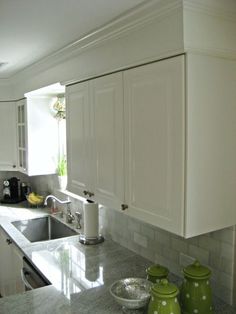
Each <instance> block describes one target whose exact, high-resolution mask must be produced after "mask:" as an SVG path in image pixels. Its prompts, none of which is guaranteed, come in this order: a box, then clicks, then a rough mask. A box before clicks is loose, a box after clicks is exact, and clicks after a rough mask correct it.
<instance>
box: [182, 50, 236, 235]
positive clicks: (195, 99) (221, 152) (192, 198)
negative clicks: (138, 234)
mask: <svg viewBox="0 0 236 314" xmlns="http://www.w3.org/2000/svg"><path fill="white" fill-rule="evenodd" d="M186 70H187V71H186V73H187V99H186V102H187V112H186V115H187V119H186V121H187V124H186V143H187V144H186V157H187V162H186V205H185V206H186V210H185V211H186V215H185V224H186V227H185V235H186V236H187V237H188V236H193V235H197V234H201V233H206V232H209V231H213V230H217V229H222V228H225V227H228V226H232V225H235V224H236V62H235V61H234V60H227V59H223V58H216V57H209V56H201V55H191V54H189V55H188V56H187V68H186Z"/></svg>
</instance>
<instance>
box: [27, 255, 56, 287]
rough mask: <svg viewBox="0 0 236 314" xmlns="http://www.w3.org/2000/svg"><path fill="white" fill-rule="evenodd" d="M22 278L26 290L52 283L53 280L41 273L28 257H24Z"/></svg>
mask: <svg viewBox="0 0 236 314" xmlns="http://www.w3.org/2000/svg"><path fill="white" fill-rule="evenodd" d="M21 279H22V281H23V283H24V285H25V291H28V290H34V289H37V288H41V287H45V286H48V285H51V282H50V281H49V280H48V279H47V278H46V277H44V276H43V275H42V274H40V273H39V271H37V270H36V269H35V267H34V266H33V265H32V264H31V262H30V261H29V260H28V259H27V258H26V257H23V268H22V269H21Z"/></svg>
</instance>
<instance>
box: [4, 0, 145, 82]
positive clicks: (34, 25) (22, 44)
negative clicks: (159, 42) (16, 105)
mask: <svg viewBox="0 0 236 314" xmlns="http://www.w3.org/2000/svg"><path fill="white" fill-rule="evenodd" d="M148 1H149V0H0V42H1V49H0V79H2V78H9V77H11V76H12V75H14V74H15V73H17V72H19V71H21V70H22V69H24V68H26V67H28V66H30V65H32V64H33V63H36V62H37V61H39V60H41V59H43V58H45V57H46V56H48V55H50V54H52V53H54V52H56V51H58V50H60V49H62V48H64V47H66V46H67V45H69V44H71V43H73V42H75V41H76V40H78V39H80V38H82V37H83V36H85V35H86V34H88V33H90V32H91V31H93V30H95V29H97V28H99V27H100V26H103V25H105V24H107V23H108V22H110V21H112V20H114V19H115V18H117V17H119V16H120V15H122V14H124V13H125V12H127V11H129V10H131V9H133V8H134V7H136V6H138V5H140V4H142V3H144V2H148Z"/></svg>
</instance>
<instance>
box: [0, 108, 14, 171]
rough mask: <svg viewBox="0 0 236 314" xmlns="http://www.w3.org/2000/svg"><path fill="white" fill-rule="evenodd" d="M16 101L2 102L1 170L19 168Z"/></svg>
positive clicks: (0, 122)
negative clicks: (17, 166)
mask: <svg viewBox="0 0 236 314" xmlns="http://www.w3.org/2000/svg"><path fill="white" fill-rule="evenodd" d="M16 136H17V128H16V104H15V102H0V143H1V149H0V170H10V171H12V170H17V168H16V165H17V139H16Z"/></svg>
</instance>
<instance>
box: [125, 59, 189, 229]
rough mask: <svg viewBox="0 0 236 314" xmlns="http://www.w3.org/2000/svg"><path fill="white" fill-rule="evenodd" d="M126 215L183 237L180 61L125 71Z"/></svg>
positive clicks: (182, 89)
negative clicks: (127, 206)
mask: <svg viewBox="0 0 236 314" xmlns="http://www.w3.org/2000/svg"><path fill="white" fill-rule="evenodd" d="M124 86H125V95H124V99H125V127H126V128H125V135H126V136H125V140H126V157H127V159H126V169H127V170H128V171H127V172H126V195H125V198H126V203H127V204H128V205H129V208H128V210H127V213H128V214H130V215H133V216H135V217H137V218H140V219H142V220H144V221H146V222H149V223H151V224H154V225H156V226H159V227H161V228H164V229H166V230H169V231H171V232H174V233H177V234H183V232H184V230H183V209H184V57H182V56H181V57H177V58H173V59H169V60H165V61H161V62H158V63H155V64H150V65H146V66H143V67H139V68H136V69H132V70H128V71H126V72H125V76H124Z"/></svg>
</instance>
